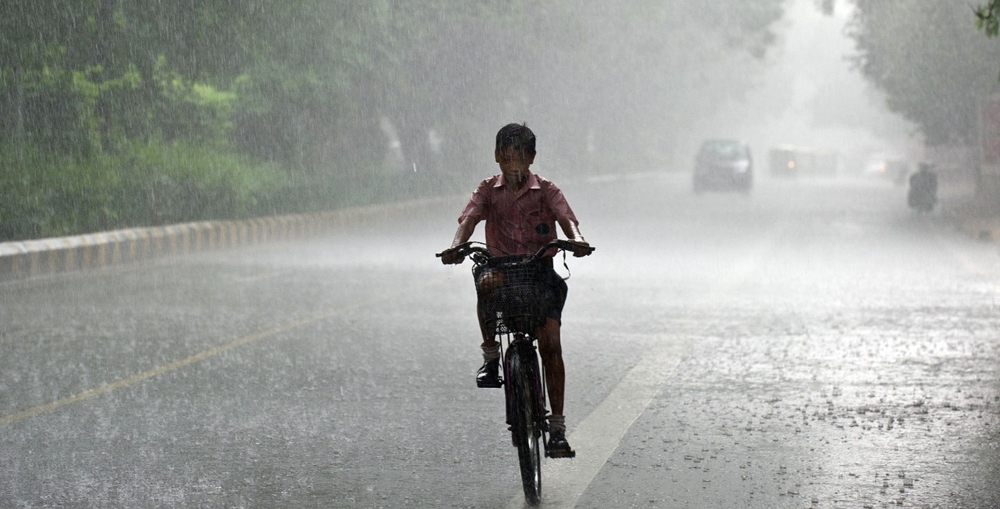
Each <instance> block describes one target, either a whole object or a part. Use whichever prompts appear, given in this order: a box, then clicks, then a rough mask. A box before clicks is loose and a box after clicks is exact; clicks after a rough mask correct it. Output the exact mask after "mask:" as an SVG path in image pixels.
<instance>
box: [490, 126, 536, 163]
mask: <svg viewBox="0 0 1000 509" xmlns="http://www.w3.org/2000/svg"><path fill="white" fill-rule="evenodd" d="M509 148H512V149H514V150H516V151H518V152H520V153H522V154H526V155H531V156H533V155H535V133H533V132H531V129H528V124H507V125H505V126H503V127H501V128H500V130H499V131H497V148H496V150H497V152H503V151H505V150H507V149H509Z"/></svg>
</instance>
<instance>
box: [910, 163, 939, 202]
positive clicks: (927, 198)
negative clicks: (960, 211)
mask: <svg viewBox="0 0 1000 509" xmlns="http://www.w3.org/2000/svg"><path fill="white" fill-rule="evenodd" d="M937 188H938V180H937V174H936V173H934V172H933V171H932V170H931V164H930V163H920V164H919V165H918V166H917V172H916V173H914V174H913V175H910V191H909V193H908V194H907V203H908V204H909V205H910V208H913V209H916V210H918V211H920V212H930V211H931V210H932V209H933V208H934V205H936V204H937Z"/></svg>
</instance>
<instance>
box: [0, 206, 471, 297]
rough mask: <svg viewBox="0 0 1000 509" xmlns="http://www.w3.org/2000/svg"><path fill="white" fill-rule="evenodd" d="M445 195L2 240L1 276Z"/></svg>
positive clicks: (102, 263) (343, 221) (236, 240)
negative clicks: (327, 209)
mask: <svg viewBox="0 0 1000 509" xmlns="http://www.w3.org/2000/svg"><path fill="white" fill-rule="evenodd" d="M463 196H464V195H463ZM459 199H460V198H457V197H456V196H445V197H435V198H426V199H420V200H410V201H405V202H397V203H391V204H379V205H366V206H361V207H351V208H346V209H340V210H335V211H330V212H322V213H317V214H290V215H284V216H273V217H264V218H256V219H248V220H244V221H200V222H193V223H182V224H174V225H167V226H160V227H152V228H129V229H124V230H114V231H108V232H99V233H91V234H86V235H74V236H69V237H53V238H48V239H38V240H26V241H20V242H0V281H2V280H11V279H23V278H28V277H33V276H41V275H47V274H55V273H60V272H69V271H75V270H82V269H92V268H100V267H108V266H112V265H121V264H125V263H132V262H137V261H141V260H149V259H153V258H160V257H164V256H171V255H184V254H189V253H195V252H200V251H210V250H217V249H231V248H236V247H247V246H254V245H260V244H264V243H267V242H274V241H283V240H293V239H302V238H305V237H309V236H312V235H316V234H318V233H322V232H325V231H329V230H331V229H334V228H337V227H344V226H350V225H356V224H358V223H364V222H368V221H384V220H389V219H391V218H393V217H397V216H399V215H400V214H407V215H408V214H412V213H413V212H415V211H417V210H420V209H423V208H430V207H434V206H436V205H441V204H445V203H449V202H454V201H456V200H459Z"/></svg>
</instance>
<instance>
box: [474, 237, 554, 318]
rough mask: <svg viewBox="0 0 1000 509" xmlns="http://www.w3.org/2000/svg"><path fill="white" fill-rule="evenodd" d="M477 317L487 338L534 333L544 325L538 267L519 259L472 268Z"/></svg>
mask: <svg viewBox="0 0 1000 509" xmlns="http://www.w3.org/2000/svg"><path fill="white" fill-rule="evenodd" d="M472 276H473V277H474V278H475V282H476V295H477V296H478V297H479V313H480V317H481V318H482V319H483V324H484V325H485V326H486V330H487V333H488V334H491V335H494V336H495V335H497V334H512V333H515V332H523V333H534V332H535V329H536V328H538V327H539V326H540V325H542V323H543V322H544V321H545V316H544V313H543V312H542V295H543V294H542V291H541V288H540V287H539V286H540V276H541V265H540V264H539V263H537V262H534V263H525V262H524V257H523V256H501V257H496V258H490V259H489V260H488V261H487V262H486V263H484V264H481V265H476V266H475V267H473V268H472Z"/></svg>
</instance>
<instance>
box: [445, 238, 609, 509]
mask: <svg viewBox="0 0 1000 509" xmlns="http://www.w3.org/2000/svg"><path fill="white" fill-rule="evenodd" d="M472 244H473V243H471V242H466V243H464V244H461V245H459V246H456V247H455V248H453V249H454V252H455V253H457V254H458V255H459V256H461V257H463V258H464V257H465V256H469V257H471V258H472V260H473V262H474V263H475V266H474V267H473V277H474V279H475V280H476V292H477V294H478V297H479V316H480V319H481V320H482V322H483V326H484V328H485V329H486V334H492V335H493V336H494V337H501V341H500V345H501V359H502V361H503V381H502V382H501V384H502V385H503V388H504V396H505V402H506V404H505V406H506V417H507V424H508V425H509V429H510V431H511V440H512V442H513V445H514V446H515V447H517V452H518V461H519V463H520V468H521V482H522V486H523V488H524V496H525V499H527V501H528V503H529V504H530V505H535V504H537V503H538V502H539V501H540V500H541V496H542V470H541V458H542V454H541V448H542V447H544V446H545V444H546V443H547V442H546V434H547V433H548V432H549V429H548V420H547V413H548V411H547V410H546V404H545V401H546V391H547V387H546V384H545V376H544V375H545V371H544V370H545V367H544V365H542V366H541V369H539V362H538V354H537V352H536V350H535V340H536V339H537V332H536V331H537V330H538V329H539V328H540V327H542V326H543V324H544V322H545V315H544V313H543V312H542V306H541V304H542V302H543V296H542V292H541V290H540V289H539V285H540V284H541V283H542V281H543V279H541V278H540V276H543V274H542V273H540V270H542V269H541V265H540V264H539V263H538V261H539V260H540V259H541V258H542V256H543V255H544V254H545V253H546V252H549V250H552V249H561V250H564V251H565V250H571V251H574V252H576V251H578V250H579V249H580V245H579V244H574V243H572V242H569V241H565V240H553V241H551V242H549V243H548V244H546V245H545V246H542V247H541V248H540V249H539V250H538V251H537V252H536V253H535V254H533V255H532V256H528V257H494V256H493V255H492V254H491V253H490V251H489V250H488V249H486V247H482V246H473V245H472ZM593 251H594V248H592V247H588V253H587V254H589V253H592V252H593ZM441 255H442V253H438V254H437V256H439V257H440V256H441ZM504 338H505V339H506V341H504V340H503V339H504ZM504 343H506V350H505V351H504V350H503V348H504ZM539 441H540V442H541V444H542V445H541V446H539Z"/></svg>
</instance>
